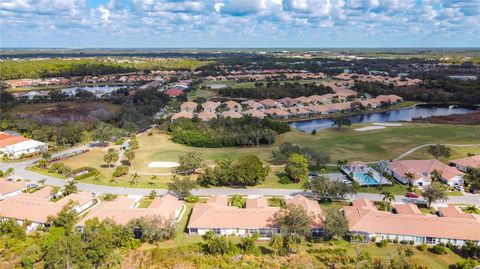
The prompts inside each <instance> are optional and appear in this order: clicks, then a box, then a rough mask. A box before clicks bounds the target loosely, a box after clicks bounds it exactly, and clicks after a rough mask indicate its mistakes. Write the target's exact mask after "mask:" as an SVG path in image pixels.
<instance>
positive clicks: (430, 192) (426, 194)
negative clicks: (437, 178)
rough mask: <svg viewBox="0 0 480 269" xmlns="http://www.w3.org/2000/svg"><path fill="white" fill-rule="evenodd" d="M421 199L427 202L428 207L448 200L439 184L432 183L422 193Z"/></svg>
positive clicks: (445, 192)
mask: <svg viewBox="0 0 480 269" xmlns="http://www.w3.org/2000/svg"><path fill="white" fill-rule="evenodd" d="M422 197H423V198H425V200H426V201H427V205H428V207H430V206H431V205H432V203H435V202H437V201H446V200H448V196H447V191H446V190H445V189H444V188H443V186H441V185H440V184H439V183H432V184H431V185H430V186H427V187H426V188H425V189H424V191H423V193H422Z"/></svg>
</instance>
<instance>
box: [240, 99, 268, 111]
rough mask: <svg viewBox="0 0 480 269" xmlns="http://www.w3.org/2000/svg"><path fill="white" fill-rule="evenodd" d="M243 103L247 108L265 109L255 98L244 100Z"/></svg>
mask: <svg viewBox="0 0 480 269" xmlns="http://www.w3.org/2000/svg"><path fill="white" fill-rule="evenodd" d="M242 105H244V106H246V107H247V108H250V109H255V110H259V109H263V105H262V104H260V103H259V102H256V101H254V100H247V101H243V102H242Z"/></svg>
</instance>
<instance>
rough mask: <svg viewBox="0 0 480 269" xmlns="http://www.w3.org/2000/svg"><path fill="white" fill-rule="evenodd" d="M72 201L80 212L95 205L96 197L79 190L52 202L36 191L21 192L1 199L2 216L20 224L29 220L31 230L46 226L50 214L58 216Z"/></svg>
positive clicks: (29, 229) (0, 210)
mask: <svg viewBox="0 0 480 269" xmlns="http://www.w3.org/2000/svg"><path fill="white" fill-rule="evenodd" d="M70 202H74V203H75V205H74V209H75V210H76V211H77V212H78V213H80V212H83V211H85V210H86V209H87V208H89V207H90V206H92V205H93V203H94V197H93V195H92V194H90V193H89V192H79V193H75V194H70V195H68V196H66V197H63V198H62V199H60V200H58V201H56V202H52V201H50V200H49V199H48V197H47V198H45V197H41V196H40V197H39V195H38V194H37V195H35V193H33V194H29V193H21V194H18V195H16V196H12V197H8V198H7V199H5V200H2V201H0V216H1V217H0V218H4V219H15V220H16V221H17V223H19V224H23V223H24V222H25V221H27V220H28V221H29V222H31V224H30V225H29V226H28V227H26V230H27V231H28V232H30V231H33V230H35V229H36V228H38V227H42V226H44V225H45V224H46V223H47V219H48V217H49V216H56V215H57V214H58V212H60V211H61V210H62V208H63V207H64V206H65V205H67V204H68V203H70Z"/></svg>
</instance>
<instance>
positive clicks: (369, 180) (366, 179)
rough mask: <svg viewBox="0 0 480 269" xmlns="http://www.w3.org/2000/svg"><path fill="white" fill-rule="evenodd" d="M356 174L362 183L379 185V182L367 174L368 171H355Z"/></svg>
mask: <svg viewBox="0 0 480 269" xmlns="http://www.w3.org/2000/svg"><path fill="white" fill-rule="evenodd" d="M355 176H356V177H357V178H358V180H360V182H359V183H360V185H378V184H379V182H378V181H377V180H376V179H375V178H373V177H370V176H368V175H367V173H358V172H357V173H355Z"/></svg>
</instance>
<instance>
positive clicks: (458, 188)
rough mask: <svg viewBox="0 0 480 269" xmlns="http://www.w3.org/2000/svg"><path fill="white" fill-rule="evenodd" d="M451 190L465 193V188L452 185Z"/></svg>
mask: <svg viewBox="0 0 480 269" xmlns="http://www.w3.org/2000/svg"><path fill="white" fill-rule="evenodd" d="M453 188H454V189H456V190H457V191H465V188H464V187H463V186H460V185H454V186H453Z"/></svg>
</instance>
